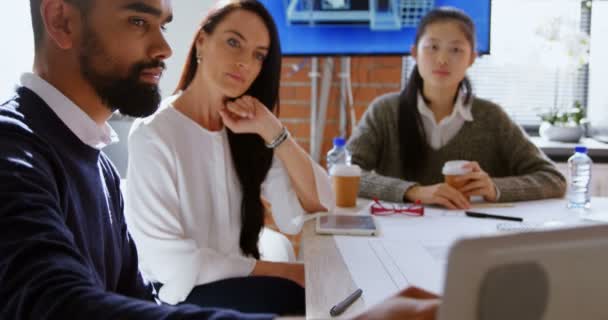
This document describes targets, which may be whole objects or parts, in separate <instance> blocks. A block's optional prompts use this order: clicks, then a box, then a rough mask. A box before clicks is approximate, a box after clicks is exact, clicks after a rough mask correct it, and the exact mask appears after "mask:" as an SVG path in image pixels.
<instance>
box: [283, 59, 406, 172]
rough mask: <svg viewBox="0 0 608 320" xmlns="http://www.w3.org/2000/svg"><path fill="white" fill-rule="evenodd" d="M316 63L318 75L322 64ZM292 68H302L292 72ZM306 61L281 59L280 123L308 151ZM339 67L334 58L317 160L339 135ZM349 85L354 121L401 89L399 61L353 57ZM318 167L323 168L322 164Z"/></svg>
mask: <svg viewBox="0 0 608 320" xmlns="http://www.w3.org/2000/svg"><path fill="white" fill-rule="evenodd" d="M323 61H324V60H323V58H321V59H319V72H321V71H322V66H323V64H324V62H323ZM294 65H303V67H302V68H301V69H300V70H298V71H296V72H294V70H293V66H294ZM309 72H310V58H307V57H294V58H285V59H283V70H282V72H281V96H280V97H281V114H280V116H281V120H282V121H283V123H284V124H285V126H287V128H288V129H289V131H290V132H291V133H292V135H293V136H294V137H295V138H296V141H297V142H298V143H299V144H300V145H301V146H302V147H303V148H304V149H305V150H306V151H309V150H310V101H311V100H310V95H311V90H310V77H309V76H308V74H309ZM339 72H340V63H339V59H338V58H334V73H333V78H332V87H331V92H330V95H329V104H328V107H327V120H326V125H325V132H324V137H323V144H322V147H321V153H320V154H321V158H324V157H325V154H326V153H327V151H328V150H329V149H330V148H331V146H332V142H331V140H332V139H333V137H335V136H337V135H338V134H339V130H340V128H339V126H340V124H339V121H340V120H339V106H340V79H339V78H338V74H339ZM320 82H321V81H320V79H319V86H318V92H319V94H320V91H321V88H320ZM351 82H352V91H353V101H354V106H355V113H356V116H357V120H359V119H360V118H361V116H362V115H363V112H365V109H366V108H367V107H368V106H369V103H370V102H371V101H372V100H373V99H374V98H375V97H377V96H379V95H381V94H384V93H387V92H393V91H399V90H400V88H401V57H353V58H351ZM321 163H322V164H323V165H324V164H325V160H324V159H322V160H321Z"/></svg>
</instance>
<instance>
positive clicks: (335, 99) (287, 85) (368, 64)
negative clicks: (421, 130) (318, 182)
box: [266, 57, 402, 254]
mask: <svg viewBox="0 0 608 320" xmlns="http://www.w3.org/2000/svg"><path fill="white" fill-rule="evenodd" d="M401 60H402V59H401V57H354V58H351V83H352V91H353V103H354V107H355V113H356V117H357V120H359V119H360V118H361V116H362V115H363V113H364V112H365V110H366V109H367V107H368V106H369V104H370V102H371V101H372V100H373V99H374V98H375V97H377V96H379V95H381V94H384V93H387V92H394V91H399V90H400V88H401ZM323 64H324V60H323V59H319V64H318V65H319V72H321V71H322V66H323ZM297 65H301V66H302V67H301V69H299V70H298V71H294V69H293V67H294V66H297ZM309 72H310V58H307V57H295V58H285V59H283V70H282V71H281V95H280V98H281V114H280V116H281V121H282V122H283V124H284V125H285V126H287V128H288V129H289V131H290V132H291V134H292V135H293V136H294V137H295V139H296V141H297V142H298V143H299V144H300V146H302V147H303V148H304V149H305V150H306V151H308V152H309V151H310V97H311V90H310V78H309V76H308V74H309ZM339 72H340V63H339V59H337V58H335V59H334V73H333V77H332V87H331V92H330V95H329V103H328V106H327V120H326V125H325V132H324V137H323V144H322V147H321V153H320V154H321V164H322V165H323V166H324V165H325V159H324V158H325V154H327V151H328V150H329V149H330V148H331V147H332V139H333V137H335V136H337V135H338V134H339V131H340V128H339V126H340V123H339V122H340V120H339V117H340V116H339V106H340V81H339V80H340V79H339V78H338V74H339ZM320 82H321V80H320V79H319V86H318V92H319V94H320V92H321V88H320ZM268 218H270V217H268ZM266 225H267V226H270V227H271V228H274V229H275V230H277V229H276V227H275V226H274V221H272V219H268V220H267V221H266ZM288 237H289V239H290V240H291V242H292V244H293V246H294V249H295V251H296V254H298V251H299V245H300V235H296V236H288Z"/></svg>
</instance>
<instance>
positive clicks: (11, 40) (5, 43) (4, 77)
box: [0, 0, 34, 103]
mask: <svg viewBox="0 0 608 320" xmlns="http://www.w3.org/2000/svg"><path fill="white" fill-rule="evenodd" d="M29 3H30V2H29V1H26V0H18V1H15V0H11V1H2V5H1V9H0V41H2V49H1V50H0V101H1V102H0V103H2V102H4V101H5V100H7V99H8V98H10V95H11V94H12V92H14V89H15V86H16V85H17V83H19V75H20V74H21V73H23V72H24V71H29V70H31V69H32V62H33V60H34V36H33V35H32V31H31V22H30V5H29Z"/></svg>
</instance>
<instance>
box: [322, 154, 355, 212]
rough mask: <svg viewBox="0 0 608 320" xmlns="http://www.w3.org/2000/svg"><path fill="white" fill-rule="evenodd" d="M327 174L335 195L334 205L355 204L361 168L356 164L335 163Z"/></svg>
mask: <svg viewBox="0 0 608 320" xmlns="http://www.w3.org/2000/svg"><path fill="white" fill-rule="evenodd" d="M329 174H330V175H331V182H332V187H333V189H334V193H335V195H336V205H337V206H338V207H354V206H356V205H357V194H358V193H359V181H360V179H361V168H359V166H357V165H347V164H336V165H334V166H332V168H331V171H330V172H329Z"/></svg>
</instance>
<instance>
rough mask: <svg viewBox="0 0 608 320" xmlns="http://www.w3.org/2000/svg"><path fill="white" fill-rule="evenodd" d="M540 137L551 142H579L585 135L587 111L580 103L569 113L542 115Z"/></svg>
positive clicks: (556, 112) (557, 112)
mask: <svg viewBox="0 0 608 320" xmlns="http://www.w3.org/2000/svg"><path fill="white" fill-rule="evenodd" d="M540 117H541V119H542V123H541V125H540V128H539V130H538V133H539V135H540V136H541V137H542V138H544V139H547V140H550V141H559V142H578V141H579V140H580V139H581V137H582V136H583V134H584V133H585V128H584V126H585V123H586V118H585V111H584V110H583V108H582V107H581V103H580V102H579V101H576V102H574V106H573V108H572V109H570V110H567V111H559V110H556V109H554V110H551V111H549V112H546V113H543V114H540Z"/></svg>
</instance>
